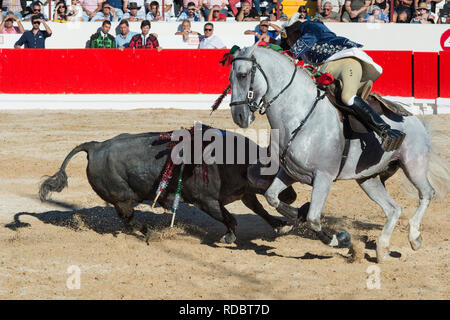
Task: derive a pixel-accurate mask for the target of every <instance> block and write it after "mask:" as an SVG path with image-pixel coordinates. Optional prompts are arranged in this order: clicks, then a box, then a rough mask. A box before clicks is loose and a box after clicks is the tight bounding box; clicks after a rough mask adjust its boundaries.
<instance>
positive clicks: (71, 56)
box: [0, 49, 450, 99]
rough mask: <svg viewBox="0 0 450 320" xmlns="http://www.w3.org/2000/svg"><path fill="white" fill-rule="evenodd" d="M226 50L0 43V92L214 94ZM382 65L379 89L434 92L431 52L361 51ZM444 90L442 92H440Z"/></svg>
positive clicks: (448, 58) (445, 57)
mask: <svg viewBox="0 0 450 320" xmlns="http://www.w3.org/2000/svg"><path fill="white" fill-rule="evenodd" d="M226 51H227V50H192V49H170V50H169V49H166V50H162V51H161V52H157V51H156V50H123V51H121V50H118V49H117V50H109V49H108V50H105V49H33V50H31V49H28V50H17V49H2V50H1V51H0V93H68V94H103V93H111V94H112V93H116V94H120V93H122V94H123V93H160V94H180V93H188V94H197V93H207V94H208V93H209V94H219V93H221V92H222V91H223V89H224V88H225V87H226V86H227V85H228V75H229V68H225V67H222V66H221V65H219V61H220V59H221V58H222V56H223V54H224V53H225V52H226ZM367 53H368V54H369V56H371V57H372V58H373V60H374V61H375V62H377V63H378V64H380V65H381V66H382V67H383V74H382V75H381V76H380V78H379V79H378V80H377V81H376V82H375V84H374V91H377V92H379V93H380V94H382V95H391V96H403V97H411V96H412V95H413V77H414V82H415V85H414V93H415V94H416V97H418V98H419V97H420V98H429V99H433V98H436V97H437V84H438V73H437V69H438V66H437V54H436V53H414V57H415V58H414V71H415V73H414V75H413V68H412V55H413V53H412V52H411V51H367ZM440 55H441V56H440V61H441V63H440V70H441V71H440V79H439V81H440V86H441V96H444V95H445V96H446V97H450V77H448V76H447V77H445V75H446V73H445V72H444V70H450V53H448V52H441V53H440ZM443 94H444V95H443Z"/></svg>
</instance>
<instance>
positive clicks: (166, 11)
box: [145, 0, 173, 21]
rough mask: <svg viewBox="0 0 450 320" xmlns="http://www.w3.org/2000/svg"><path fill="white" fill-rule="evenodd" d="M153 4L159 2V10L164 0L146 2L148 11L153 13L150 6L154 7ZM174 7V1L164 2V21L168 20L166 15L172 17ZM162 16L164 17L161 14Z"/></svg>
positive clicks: (165, 0)
mask: <svg viewBox="0 0 450 320" xmlns="http://www.w3.org/2000/svg"><path fill="white" fill-rule="evenodd" d="M152 2H157V3H158V7H159V8H161V7H162V0H146V1H145V5H146V9H147V11H148V12H150V11H151V9H150V6H151V5H152ZM172 7H173V0H164V19H167V18H166V17H165V16H166V15H167V16H168V17H169V18H170V17H171V16H172ZM161 11H162V10H161ZM161 15H162V13H161ZM147 20H148V19H147ZM166 21H167V20H166Z"/></svg>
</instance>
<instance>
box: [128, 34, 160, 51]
mask: <svg viewBox="0 0 450 320" xmlns="http://www.w3.org/2000/svg"><path fill="white" fill-rule="evenodd" d="M145 42H146V43H145V44H143V43H142V34H137V35H135V36H133V38H131V41H130V44H129V45H128V48H136V49H141V48H145V49H156V48H157V47H159V43H158V39H156V37H155V36H153V35H152V34H149V35H148V36H147V39H146V41H145Z"/></svg>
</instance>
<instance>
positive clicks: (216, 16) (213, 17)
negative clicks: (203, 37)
mask: <svg viewBox="0 0 450 320" xmlns="http://www.w3.org/2000/svg"><path fill="white" fill-rule="evenodd" d="M208 21H227V15H226V14H224V13H222V11H221V10H220V6H218V5H214V6H213V7H212V10H209V14H208Z"/></svg>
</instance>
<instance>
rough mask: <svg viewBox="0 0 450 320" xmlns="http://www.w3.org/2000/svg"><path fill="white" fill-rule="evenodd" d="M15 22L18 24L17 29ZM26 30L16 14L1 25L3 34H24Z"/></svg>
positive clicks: (9, 16)
mask: <svg viewBox="0 0 450 320" xmlns="http://www.w3.org/2000/svg"><path fill="white" fill-rule="evenodd" d="M14 21H16V22H17V27H15V26H14V25H13V24H14ZM24 31H25V29H24V28H23V25H22V22H20V19H19V18H17V17H16V16H15V15H14V14H12V13H10V14H8V15H7V16H6V17H5V19H3V20H2V22H1V23H0V33H3V34H22V33H24Z"/></svg>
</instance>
